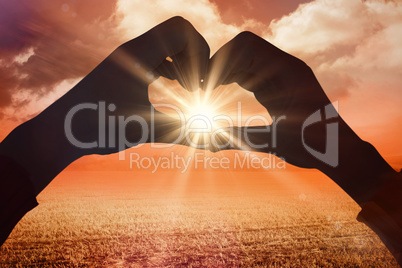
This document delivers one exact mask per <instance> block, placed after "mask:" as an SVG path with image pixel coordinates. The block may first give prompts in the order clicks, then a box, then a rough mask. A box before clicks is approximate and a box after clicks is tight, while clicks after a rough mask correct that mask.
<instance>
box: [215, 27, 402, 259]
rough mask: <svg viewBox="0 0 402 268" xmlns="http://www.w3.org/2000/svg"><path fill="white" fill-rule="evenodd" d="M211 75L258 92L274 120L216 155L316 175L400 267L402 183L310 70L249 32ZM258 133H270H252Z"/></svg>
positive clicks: (222, 54) (227, 48)
mask: <svg viewBox="0 0 402 268" xmlns="http://www.w3.org/2000/svg"><path fill="white" fill-rule="evenodd" d="M209 67H210V68H209V75H208V82H209V83H213V84H214V85H215V86H219V85H220V84H230V83H238V84H239V85H240V86H241V87H243V88H245V89H246V90H249V91H252V92H254V95H255V97H256V99H257V100H258V101H259V102H260V103H261V104H262V105H263V106H264V107H265V108H266V109H267V110H268V112H269V114H270V115H271V117H272V118H273V124H272V126H269V127H254V128H247V127H242V128H236V129H234V131H233V132H232V133H234V135H232V138H233V139H234V140H237V139H241V140H242V146H239V145H237V146H236V144H238V143H232V144H230V143H229V144H228V145H227V146H226V147H222V148H219V145H225V143H226V142H225V138H224V137H221V140H222V141H223V142H221V143H220V144H217V145H216V146H215V147H213V148H212V150H219V149H238V148H241V149H248V150H255V151H260V152H267V153H275V154H276V155H277V156H280V157H283V158H284V159H285V160H286V162H288V163H291V164H293V165H296V166H299V167H305V168H316V169H319V170H320V171H322V172H324V173H325V174H326V175H328V176H329V177H330V178H331V179H332V180H333V181H334V182H336V183H337V184H338V185H339V186H340V187H341V188H342V189H343V190H344V191H345V192H346V193H348V194H349V195H350V196H351V197H352V198H353V199H354V200H355V201H356V202H357V203H358V204H360V206H362V208H363V210H362V212H361V213H360V214H359V217H358V219H359V220H360V221H362V222H364V223H366V224H367V225H368V226H369V227H370V228H372V229H373V230H374V231H375V232H376V233H377V234H378V235H379V236H380V238H381V239H382V240H383V242H384V243H385V244H386V246H387V247H388V248H389V249H390V251H391V252H392V253H393V254H394V256H395V258H396V259H397V261H398V262H399V264H402V217H401V215H402V199H401V189H402V179H401V175H400V174H398V173H397V172H395V171H394V170H393V169H392V168H391V167H390V166H389V165H388V164H387V163H386V162H385V160H384V159H383V158H382V157H381V155H380V154H379V153H378V152H377V151H376V149H375V148H374V147H373V146H372V145H371V144H369V143H367V142H365V141H362V140H361V139H360V138H359V137H358V136H357V135H356V134H355V133H354V132H353V130H352V129H351V128H350V127H349V126H348V125H347V124H346V123H345V122H344V121H343V120H342V119H341V118H340V117H339V115H338V113H337V112H336V111H335V109H334V107H333V106H332V104H331V103H330V101H329V99H328V97H327V96H326V94H325V93H324V91H323V89H322V88H321V86H320V84H319V83H318V81H317V79H316V78H315V76H314V74H313V72H312V70H311V69H310V68H309V67H308V66H307V65H306V64H305V63H304V62H303V61H301V60H299V59H297V58H295V57H293V56H291V55H289V54H287V53H285V52H283V51H281V50H280V49H278V48H276V47H275V46H273V45H272V44H270V43H268V42H267V41H265V40H264V39H262V38H260V37H258V36H256V35H254V34H252V33H250V32H244V33H241V34H239V35H238V36H236V37H235V38H234V39H233V40H231V41H230V42H228V43H227V44H226V45H224V46H223V47H222V48H221V49H219V50H218V51H217V52H216V54H215V55H214V56H213V57H212V59H211V62H210V66H209ZM256 129H259V130H264V129H265V130H269V132H257V133H256V132H250V130H251V131H253V130H256ZM229 130H231V129H228V131H229ZM237 131H239V133H240V134H241V135H236V133H237ZM233 136H234V137H233ZM240 136H241V137H240ZM256 145H257V146H256ZM258 145H265V146H260V147H262V148H257V147H258ZM312 149H315V150H312Z"/></svg>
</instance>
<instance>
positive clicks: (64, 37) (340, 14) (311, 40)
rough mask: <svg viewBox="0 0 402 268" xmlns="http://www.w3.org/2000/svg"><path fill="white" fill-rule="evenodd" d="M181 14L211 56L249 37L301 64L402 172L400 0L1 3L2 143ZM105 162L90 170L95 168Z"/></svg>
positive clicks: (361, 133) (38, 0) (348, 119)
mask: <svg viewBox="0 0 402 268" xmlns="http://www.w3.org/2000/svg"><path fill="white" fill-rule="evenodd" d="M176 15H180V16H183V17H184V18H186V19H188V20H189V21H190V22H191V23H192V24H193V25H194V26H195V28H196V29H197V30H198V31H200V33H201V34H202V35H203V36H204V37H205V39H206V40H207V42H208V43H209V45H210V47H211V53H214V52H215V51H216V50H217V49H219V47H221V46H222V45H223V44H225V43H226V42H227V41H229V40H230V39H231V38H233V37H234V36H235V35H237V34H238V33H240V32H241V31H244V30H250V31H253V32H255V33H256V34H258V35H260V36H262V37H264V38H265V39H266V40H268V41H270V42H271V43H273V44H274V45H276V46H278V47H279V48H281V49H282V50H284V51H286V52H288V53H290V54H292V55H295V56H297V57H299V58H301V59H302V60H304V61H305V62H306V63H307V64H308V65H309V66H310V67H311V68H312V69H313V71H314V72H315V74H316V76H317V78H318V80H319V81H320V83H321V85H322V87H323V88H324V90H325V92H326V93H327V95H328V96H329V98H330V99H331V101H339V113H340V115H341V116H342V117H343V119H344V120H345V121H346V122H347V123H348V124H349V125H350V126H351V127H352V128H353V129H354V130H355V131H356V133H357V134H358V135H359V136H360V137H361V138H363V139H364V140H367V141H369V142H371V143H372V144H373V145H374V146H375V147H376V148H377V149H378V150H379V151H380V153H381V154H382V155H383V156H384V157H385V159H386V160H387V161H389V162H390V163H391V164H392V165H393V166H394V167H395V168H401V167H402V139H401V137H402V126H401V123H402V92H401V90H402V88H401V87H402V35H401V33H402V2H400V1H398V0H395V1H380V0H376V1H374V0H371V1H369V0H368V1H361V0H337V1H329V0H315V1H301V0H300V1H296V0H294V1H292V0H286V1H284V0H281V1H279V0H271V1H264V0H251V1H227V0H199V1H185V0H149V1H139V0H114V1H111V0H107V1H106V0H105V1H103V0H90V1H79V0H70V1H68V0H63V1H59V0H56V1H48V0H35V1H28V0H26V1H21V0H18V1H9V0H0V140H3V139H4V138H5V137H6V136H7V134H8V133H9V132H10V131H11V130H12V129H13V128H15V127H16V126H17V125H19V124H21V123H22V122H24V121H26V120H28V119H30V118H32V117H33V116H35V115H36V114H38V113H39V112H40V111H42V110H43V109H44V108H46V107H47V106H48V105H49V104H51V103H52V102H53V101H55V100H56V99H57V98H58V97H60V96H61V95H63V94H64V93H65V92H67V91H68V90H69V89H70V88H71V87H73V86H74V85H75V84H76V83H77V82H78V81H80V80H81V79H82V78H83V77H84V76H85V75H86V74H88V73H89V72H90V71H91V70H92V69H93V68H94V67H95V66H96V65H97V64H99V63H100V62H101V61H102V60H103V59H104V58H105V57H106V56H107V55H109V54H110V53H111V52H112V51H113V50H114V49H115V48H116V47H117V46H118V45H120V44H122V43H123V42H125V41H128V40H130V39H132V38H135V37H137V36H138V35H140V34H141V33H143V32H145V31H146V30H148V29H150V28H151V27H153V26H155V25H156V24H158V23H160V22H162V21H164V20H166V19H168V18H170V17H173V16H176ZM239 99H241V96H240V95H239ZM137 151H140V152H144V153H146V154H153V152H152V151H150V149H149V148H148V147H144V148H141V149H138V150H137ZM99 158H100V157H97V156H96V157H92V158H89V160H88V159H86V160H83V161H84V162H85V163H87V164H88V165H95V166H96V165H97V164H96V163H98V162H97V161H100V160H99ZM84 162H82V163H84ZM99 165H100V164H99Z"/></svg>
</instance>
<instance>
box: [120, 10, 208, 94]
mask: <svg viewBox="0 0 402 268" xmlns="http://www.w3.org/2000/svg"><path fill="white" fill-rule="evenodd" d="M122 49H124V50H127V51H131V52H133V53H135V52H138V51H139V52H140V53H135V54H136V55H137V57H138V60H139V61H142V62H143V63H144V64H146V66H147V68H149V69H150V70H151V71H154V70H155V69H157V68H158V67H159V66H160V65H161V64H162V63H164V64H165V66H164V67H167V66H173V68H171V69H173V70H172V71H171V74H170V75H169V77H170V78H173V77H176V79H178V80H179V82H181V83H182V84H184V85H186V88H197V89H198V87H199V83H200V79H201V78H202V77H205V73H206V71H207V68H208V61H209V56H210V55H209V54H210V49H209V46H208V44H207V42H206V41H205V39H204V38H203V37H202V36H201V35H200V34H199V33H198V32H197V30H196V29H195V28H194V27H193V26H192V25H191V24H190V23H189V22H188V21H186V20H185V19H183V18H181V17H173V18H171V19H169V20H167V21H165V22H163V23H161V24H159V25H157V26H155V27H154V28H152V29H151V30H149V31H148V32H146V33H145V34H143V35H141V36H140V37H138V38H136V39H133V40H132V41H129V42H127V43H126V44H124V45H122ZM167 57H170V58H171V59H172V60H173V62H172V65H169V64H168V63H166V58H167ZM164 67H161V68H164Z"/></svg>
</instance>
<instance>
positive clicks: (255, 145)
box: [209, 125, 276, 153]
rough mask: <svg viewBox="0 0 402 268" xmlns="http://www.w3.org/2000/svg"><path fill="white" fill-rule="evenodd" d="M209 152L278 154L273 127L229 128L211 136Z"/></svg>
mask: <svg viewBox="0 0 402 268" xmlns="http://www.w3.org/2000/svg"><path fill="white" fill-rule="evenodd" d="M209 150H210V151H212V152H217V151H223V150H242V151H253V152H266V153H275V152H276V135H275V133H274V132H273V131H272V126H271V125H267V126H255V127H229V128H223V129H221V130H220V131H215V132H214V133H213V134H212V135H211V143H210V147H209Z"/></svg>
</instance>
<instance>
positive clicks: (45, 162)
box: [0, 115, 83, 194]
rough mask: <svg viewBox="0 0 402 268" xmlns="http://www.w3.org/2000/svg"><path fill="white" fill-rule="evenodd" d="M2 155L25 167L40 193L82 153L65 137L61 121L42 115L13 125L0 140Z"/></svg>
mask: <svg viewBox="0 0 402 268" xmlns="http://www.w3.org/2000/svg"><path fill="white" fill-rule="evenodd" d="M0 155H3V156H6V157H8V158H10V159H12V160H14V161H15V162H16V163H18V164H19V165H20V166H21V167H22V168H24V169H25V170H26V171H27V172H28V174H29V178H30V180H31V181H32V183H33V185H34V188H35V193H36V194H39V193H40V192H41V191H42V190H43V189H44V188H45V187H46V186H47V185H48V184H49V183H50V182H51V181H52V179H53V178H54V177H56V176H57V175H58V173H60V172H61V171H62V170H63V169H64V168H65V167H67V166H68V165H69V164H70V163H72V162H73V161H75V160H76V159H78V158H80V157H81V156H82V155H83V153H82V152H81V151H80V150H78V149H77V148H74V147H73V146H72V145H71V144H69V142H68V141H67V139H66V138H65V135H64V131H63V128H60V124H57V123H54V122H53V121H50V120H45V118H44V116H43V115H39V116H37V117H36V118H34V119H31V120H29V121H27V122H25V123H23V124H22V125H20V126H18V127H17V128H16V129H14V130H13V131H12V132H11V133H10V134H9V135H8V136H7V137H6V138H5V139H4V141H3V142H2V143H1V144H0Z"/></svg>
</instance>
